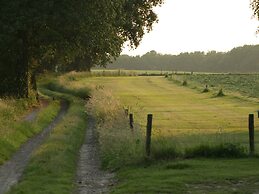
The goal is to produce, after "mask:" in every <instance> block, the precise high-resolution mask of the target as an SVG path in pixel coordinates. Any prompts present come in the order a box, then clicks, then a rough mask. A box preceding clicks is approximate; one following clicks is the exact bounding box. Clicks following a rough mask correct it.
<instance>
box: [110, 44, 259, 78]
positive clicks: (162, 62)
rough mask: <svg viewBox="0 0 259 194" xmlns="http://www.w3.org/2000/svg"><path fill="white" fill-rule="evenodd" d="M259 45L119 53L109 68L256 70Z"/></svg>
mask: <svg viewBox="0 0 259 194" xmlns="http://www.w3.org/2000/svg"><path fill="white" fill-rule="evenodd" d="M258 53H259V45H255V46H252V45H251V46H250V45H245V46H243V47H237V48H234V49H232V50H231V51H229V52H226V53H222V52H216V51H211V52H208V53H204V52H192V53H181V54H179V55H167V54H166V55H162V54H159V53H157V52H155V51H150V52H148V53H146V54H145V55H143V56H135V57H131V56H128V55H121V56H120V57H119V58H118V59H117V60H116V61H114V62H113V63H111V64H109V65H108V66H107V67H108V68H110V69H128V70H132V69H135V70H136V69H138V70H164V71H165V70H166V71H171V73H176V72H178V71H188V72H193V71H195V72H245V73H248V72H259V62H258V61H259V55H258Z"/></svg>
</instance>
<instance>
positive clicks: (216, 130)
mask: <svg viewBox="0 0 259 194" xmlns="http://www.w3.org/2000/svg"><path fill="white" fill-rule="evenodd" d="M80 82H81V84H84V85H86V86H87V85H92V86H93V85H97V86H103V87H104V88H106V89H108V90H111V91H112V93H113V94H114V95H115V96H116V97H118V98H119V100H120V101H121V102H122V104H123V105H124V106H125V107H129V109H130V112H132V113H133V114H134V120H135V123H137V124H140V125H141V128H142V129H143V130H144V129H145V126H146V115H147V114H148V113H152V114H153V115H154V120H153V133H154V135H155V136H166V137H168V136H172V137H175V138H176V141H179V144H181V145H182V144H184V145H183V146H187V144H190V143H200V142H201V141H218V140H222V139H224V140H225V141H231V142H233V141H234V142H239V143H242V144H247V145H248V114H249V113H255V116H257V115H256V111H257V110H258V109H259V104H258V103H256V102H249V101H245V100H243V99H240V98H237V97H234V96H225V97H214V96H213V94H211V93H201V92H198V91H196V90H193V89H190V88H187V87H184V86H179V85H176V84H174V83H172V82H170V81H168V80H167V79H165V78H163V77H91V78H85V79H82V80H80ZM255 124H256V128H258V127H259V119H257V117H256V119H255ZM258 135H259V134H258V133H256V137H259V136H258ZM194 136H195V137H196V138H193V137H194ZM219 137H221V138H219ZM177 138H178V139H177ZM179 138H180V139H179ZM256 139H257V140H258V139H259V138H256ZM257 144H259V142H258V141H257Z"/></svg>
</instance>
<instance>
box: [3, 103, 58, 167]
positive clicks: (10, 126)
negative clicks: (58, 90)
mask: <svg viewBox="0 0 259 194" xmlns="http://www.w3.org/2000/svg"><path fill="white" fill-rule="evenodd" d="M18 101H19V100H18ZM16 106H17V107H20V108H21V109H22V107H24V103H22V102H20V103H15V104H14V105H13V111H14V112H15V111H16V109H17V108H15V107H16ZM24 108H25V107H24ZM7 110H8V113H10V112H9V111H10V107H8V109H7ZM1 111H2V110H1ZM58 111H59V104H58V102H57V101H52V102H51V103H50V104H49V106H48V107H46V108H43V109H42V110H41V111H40V112H39V113H38V115H37V118H36V119H35V120H34V121H33V122H28V121H24V120H22V118H21V116H20V118H19V120H18V121H15V120H16V118H15V117H16V116H15V115H14V114H16V113H10V114H12V115H10V117H9V118H5V119H6V120H5V123H4V125H2V127H4V128H5V130H1V135H0V164H2V163H3V162H5V161H7V160H8V159H10V157H11V156H12V154H13V153H14V152H15V151H17V149H19V147H20V146H21V145H22V144H23V143H24V142H26V141H27V140H28V139H29V138H31V137H33V136H34V135H35V134H37V133H39V132H40V131H41V130H42V129H43V128H45V127H46V126H47V125H48V124H49V123H50V122H51V121H52V120H53V118H54V117H55V116H56V115H57V113H58Z"/></svg>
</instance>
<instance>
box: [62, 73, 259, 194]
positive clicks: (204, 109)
mask: <svg viewBox="0 0 259 194" xmlns="http://www.w3.org/2000/svg"><path fill="white" fill-rule="evenodd" d="M59 84H61V85H63V86H64V87H66V88H69V89H73V88H75V89H83V88H91V89H92V92H91V94H90V95H95V94H99V95H100V94H102V93H105V92H98V91H102V90H104V91H106V90H110V91H111V94H112V95H113V96H115V98H117V99H118V100H119V101H120V102H121V106H125V107H130V112H132V113H134V119H135V125H139V126H140V128H139V126H138V127H136V129H135V130H141V131H142V133H143V135H144V134H145V126H146V115H147V114H148V113H153V115H154V120H153V124H154V126H153V136H152V148H151V155H152V154H154V152H157V153H159V152H160V153H162V154H161V155H160V156H163V154H164V155H166V154H168V153H169V154H174V153H173V152H174V149H175V147H176V148H177V149H181V150H182V153H183V152H184V150H185V149H186V147H195V146H198V145H200V144H203V143H204V144H205V145H207V144H212V145H216V144H220V143H226V142H230V143H233V142H234V143H240V144H242V146H245V147H246V148H247V149H248V114H249V113H255V111H256V110H257V109H258V103H257V102H256V101H255V100H250V99H247V98H245V97H244V98H240V96H238V97H237V96H230V95H226V96H224V97H218V98H216V97H215V95H214V93H213V92H209V93H201V91H199V90H196V89H190V88H189V87H185V86H181V85H179V84H175V83H174V82H172V81H170V80H168V79H165V78H164V77H137V76H135V77H118V76H117V77H105V76H103V77H93V76H91V77H87V76H85V75H84V74H83V73H82V74H76V73H72V74H67V75H65V76H62V77H60V78H59ZM94 91H97V93H96V92H94ZM94 98H95V96H92V99H94ZM98 99H99V100H101V101H103V102H99V101H98V100H96V101H94V100H93V102H99V106H98V108H97V109H94V110H98V109H99V110H100V109H105V111H103V112H102V111H99V113H108V114H111V116H110V117H109V118H112V119H110V120H108V122H109V123H108V127H107V125H101V127H102V126H104V127H107V128H104V129H102V130H101V131H100V132H101V133H102V132H103V134H101V139H100V141H103V140H105V141H104V142H100V143H101V145H102V146H101V153H104V155H105V157H102V158H103V159H104V160H105V162H108V163H109V165H108V168H111V169H114V170H115V172H116V174H117V175H116V179H117V184H116V185H115V186H114V188H113V189H112V193H220V194H222V193H258V192H259V165H258V164H259V159H258V157H251V158H250V157H248V156H246V157H244V158H238V157H237V158H231V157H228V156H227V157H225V158H220V157H212V158H205V157H201V158H199V157H198V158H192V159H190V158H189V159H188V158H185V157H181V156H180V157H176V158H174V157H172V158H170V157H169V158H163V157H162V158H161V157H160V158H159V157H154V155H152V159H151V161H150V160H148V161H145V160H143V155H141V152H142V151H143V152H144V149H142V148H141V146H143V144H142V143H140V142H139V139H134V138H135V137H134V135H132V132H131V131H130V130H129V129H127V130H125V129H123V128H121V127H122V126H124V125H120V122H121V119H120V118H117V117H119V115H118V114H114V115H115V116H116V117H115V118H114V117H113V116H114V115H113V112H110V111H107V110H106V109H108V110H109V107H112V106H113V104H110V103H112V102H113V101H112V100H111V98H110V96H109V95H106V96H103V97H98ZM115 104H116V103H115ZM92 105H93V106H94V105H95V103H94V104H92ZM114 107H119V106H114ZM121 108H122V107H121ZM112 111H115V109H112ZM121 114H123V111H121ZM101 117H103V116H102V115H101ZM122 117H123V115H122ZM104 118H105V117H104ZM258 120H259V119H258V118H257V117H255V125H256V137H255V139H256V151H257V153H258V149H259V147H258V144H259V142H258V139H259V137H258V132H257V129H258V126H259V121H258ZM102 122H105V120H102ZM110 122H112V123H113V124H110ZM117 125H118V126H117ZM109 127H111V128H114V129H113V130H110V129H109ZM117 130H120V131H121V132H116V131H117ZM109 133H112V134H109ZM133 134H134V133H133ZM161 137H162V138H161ZM131 138H133V141H130V140H129V139H131ZM136 138H139V137H138V136H137V137H136ZM135 140H136V141H135ZM170 146H172V147H170ZM165 147H166V149H167V150H169V152H168V153H166V152H165V150H164V148H165ZM103 148H104V149H103ZM109 148H111V149H109ZM171 148H172V149H171ZM230 148H231V147H230ZM102 149H103V150H102ZM107 150H108V151H107ZM138 154H139V156H138ZM132 159H133V160H136V161H137V162H136V163H134V161H132ZM116 161H119V162H121V164H119V165H118V162H116ZM141 161H142V162H141Z"/></svg>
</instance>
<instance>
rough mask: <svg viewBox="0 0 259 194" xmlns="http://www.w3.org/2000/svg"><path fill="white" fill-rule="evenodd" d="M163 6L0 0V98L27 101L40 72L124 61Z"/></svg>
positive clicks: (130, 1) (129, 0) (153, 1)
mask: <svg viewBox="0 0 259 194" xmlns="http://www.w3.org/2000/svg"><path fill="white" fill-rule="evenodd" d="M161 3H162V0H110V1H108V0H98V1H90V0H75V1H71V0H61V1H60V0H48V1H46V0H38V1H34V0H12V1H5V0H0V94H1V95H14V96H18V97H28V96H29V95H30V91H31V89H35V83H34V82H35V80H36V79H35V74H36V72H37V71H39V70H42V69H44V68H51V65H52V66H56V65H59V66H61V67H62V68H65V69H69V70H74V69H75V70H87V69H90V68H91V67H92V66H93V65H105V64H106V63H107V62H108V61H111V60H112V59H113V58H116V57H117V56H119V54H120V52H121V48H122V45H123V43H124V42H126V41H129V43H130V45H131V46H132V47H136V46H138V44H139V42H140V40H141V38H142V37H143V35H144V33H145V32H146V31H150V30H151V29H152V24H153V23H154V22H155V21H156V20H157V16H156V14H155V13H154V12H153V7H154V6H157V5H160V4H161ZM69 65H70V66H69ZM52 68H53V67H52ZM33 86H34V87H33Z"/></svg>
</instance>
